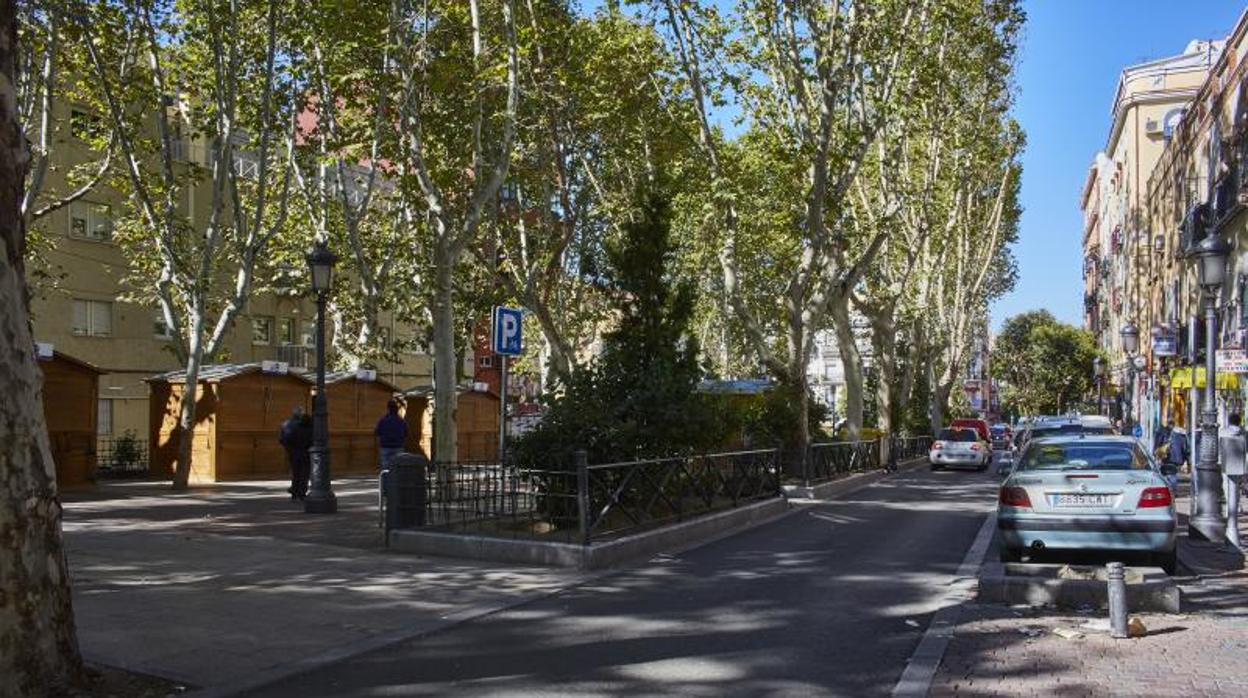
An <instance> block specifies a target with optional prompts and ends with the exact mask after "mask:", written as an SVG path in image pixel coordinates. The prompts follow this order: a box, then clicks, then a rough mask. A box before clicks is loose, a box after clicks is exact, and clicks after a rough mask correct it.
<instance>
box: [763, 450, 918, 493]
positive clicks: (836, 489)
mask: <svg viewBox="0 0 1248 698" xmlns="http://www.w3.org/2000/svg"><path fill="white" fill-rule="evenodd" d="M926 464H927V457H926V456H919V457H917V458H912V459H910V460H908V461H905V462H904V463H898V464H897V470H896V471H888V470H871V471H868V472H865V473H852V474H850V475H846V476H845V477H842V478H838V479H836V480H832V481H831V482H823V483H820V484H818V485H810V486H806V485H785V487H784V496H786V497H788V498H789V499H828V498H832V497H839V496H841V495H846V494H849V493H851V492H854V491H856V490H859V489H862V488H863V487H866V486H867V485H872V484H875V483H877V482H879V481H880V480H883V479H885V478H887V477H888V476H889V475H896V474H897V473H905V472H910V471H912V470H918V469H920V468H922V467H923V466H924V465H926Z"/></svg>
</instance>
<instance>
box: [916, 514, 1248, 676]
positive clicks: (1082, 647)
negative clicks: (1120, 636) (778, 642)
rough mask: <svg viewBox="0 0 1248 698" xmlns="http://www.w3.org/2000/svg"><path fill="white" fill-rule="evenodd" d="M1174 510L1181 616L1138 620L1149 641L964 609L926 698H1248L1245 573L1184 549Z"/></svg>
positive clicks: (1041, 615)
mask: <svg viewBox="0 0 1248 698" xmlns="http://www.w3.org/2000/svg"><path fill="white" fill-rule="evenodd" d="M1178 507H1179V511H1180V528H1181V533H1180V539H1179V541H1180V542H1179V545H1180V564H1181V565H1186V566H1187V567H1188V570H1187V572H1186V574H1188V576H1186V577H1182V578H1180V579H1179V583H1180V586H1181V588H1182V590H1183V608H1184V612H1183V613H1182V614H1178V615H1170V614H1139V617H1140V619H1141V620H1142V621H1143V622H1144V625H1145V626H1146V627H1147V629H1148V634H1147V636H1146V637H1143V638H1138V639H1131V640H1114V639H1112V638H1110V637H1109V634H1108V631H1107V629H1103V628H1102V627H1098V626H1105V616H1104V614H1103V612H1101V611H1089V612H1088V613H1087V614H1081V613H1071V612H1065V611H1059V610H1056V609H1030V608H1022V607H1018V608H1007V607H1003V606H988V605H979V604H975V603H968V604H967V605H966V607H965V609H964V612H963V614H962V618H961V622H960V623H959V624H958V627H957V629H956V630H955V632H954V637H953V640H952V642H951V643H950V645H949V647H948V650H947V651H946V653H945V656H944V660H943V662H942V663H941V666H940V669H939V670H938V671H937V673H936V676H935V680H934V681H933V683H932V687H931V692H930V695H932V696H990V695H992V696H999V695H1011V696H1032V695H1035V696H1042V695H1043V696H1049V695H1062V696H1067V695H1076V696H1078V695H1086V696H1104V695H1118V696H1177V695H1202V696H1244V695H1248V672H1246V671H1244V658H1245V657H1248V631H1246V630H1245V627H1246V626H1248V621H1246V620H1245V619H1246V618H1248V571H1245V570H1244V569H1243V560H1242V557H1239V556H1235V555H1233V554H1231V553H1230V551H1229V550H1228V549H1227V548H1225V547H1222V548H1219V547H1217V546H1212V545H1209V544H1205V543H1200V542H1197V541H1189V540H1188V539H1187V536H1186V531H1187V516H1186V512H1187V511H1188V502H1187V499H1186V497H1181V498H1180V499H1179V502H1178ZM1240 520H1241V530H1248V516H1244V515H1241V519H1240ZM991 554H994V555H995V551H994V552H992V553H991ZM1181 572H1183V571H1182V570H1181ZM1090 622H1092V625H1093V627H1086V626H1087V624H1089V623H1090ZM1105 627H1106V628H1107V626H1105ZM1059 628H1062V629H1068V630H1075V631H1078V632H1079V633H1082V636H1081V637H1075V638H1073V639H1066V638H1063V637H1061V636H1059V635H1057V634H1055V633H1054V630H1056V629H1059Z"/></svg>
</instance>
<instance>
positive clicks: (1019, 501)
mask: <svg viewBox="0 0 1248 698" xmlns="http://www.w3.org/2000/svg"><path fill="white" fill-rule="evenodd" d="M999 501H1000V502H1001V504H1002V505H1003V506H1007V507H1027V508H1028V509H1030V508H1031V497H1028V496H1027V490H1026V489H1024V488H1022V487H1002V488H1001V496H1000V498H999Z"/></svg>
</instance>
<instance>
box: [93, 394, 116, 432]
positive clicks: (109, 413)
mask: <svg viewBox="0 0 1248 698" xmlns="http://www.w3.org/2000/svg"><path fill="white" fill-rule="evenodd" d="M96 404H97V405H99V407H98V408H97V412H98V415H97V419H96V422H95V433H96V434H97V435H99V436H110V435H111V434H112V433H113V401H112V400H103V399H102V400H96Z"/></svg>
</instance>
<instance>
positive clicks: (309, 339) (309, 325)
mask: <svg viewBox="0 0 1248 698" xmlns="http://www.w3.org/2000/svg"><path fill="white" fill-rule="evenodd" d="M299 343H300V344H301V345H302V346H305V347H314V346H316V321H314V320H304V321H303V333H302V334H301V335H300V337H299Z"/></svg>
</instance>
